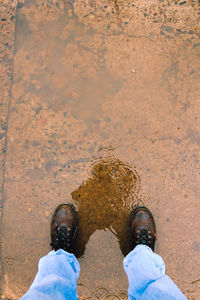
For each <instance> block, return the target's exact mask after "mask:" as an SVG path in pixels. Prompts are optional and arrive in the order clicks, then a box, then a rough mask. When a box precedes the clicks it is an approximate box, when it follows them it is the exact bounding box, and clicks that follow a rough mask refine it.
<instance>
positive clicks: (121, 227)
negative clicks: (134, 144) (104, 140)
mask: <svg viewBox="0 0 200 300" xmlns="http://www.w3.org/2000/svg"><path fill="white" fill-rule="evenodd" d="M139 188H140V179H139V176H138V174H137V172H136V170H133V169H132V168H131V167H130V166H129V165H128V164H125V163H123V162H122V161H120V160H119V159H117V158H115V157H112V156H110V157H102V158H98V159H96V160H94V161H93V163H92V168H91V175H90V177H89V178H88V179H87V181H86V182H83V184H82V185H81V186H80V187H79V188H78V189H77V190H75V191H74V192H73V193H72V198H73V200H74V201H75V203H76V204H77V205H78V213H79V229H78V236H77V247H76V248H77V251H78V252H77V256H78V257H80V256H82V255H83V254H84V251H85V247H86V244H87V242H88V241H89V239H90V237H91V235H92V234H94V232H95V231H96V230H106V229H109V230H110V231H111V232H112V233H113V234H114V236H115V237H116V238H117V240H118V242H119V246H120V249H121V251H122V253H123V255H126V254H127V253H128V252H129V251H130V245H129V236H128V222H129V215H130V211H131V209H132V207H133V206H134V205H136V204H137V202H138V198H137V195H138V191H139Z"/></svg>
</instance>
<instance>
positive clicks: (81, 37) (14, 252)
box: [0, 0, 200, 299]
mask: <svg viewBox="0 0 200 300" xmlns="http://www.w3.org/2000/svg"><path fill="white" fill-rule="evenodd" d="M1 12H2V17H1V31H2V35H1V41H2V46H1V54H0V55H1V82H0V84H1V89H0V92H1V94H2V97H1V102H0V105H1V106H0V108H1V115H0V122H1V123H0V128H1V131H0V145H1V151H0V159H1V167H0V179H1V183H0V185H1V194H2V197H1V212H2V218H1V219H2V220H1V267H2V268H1V269H2V270H1V281H2V284H1V296H2V299H18V298H19V297H20V296H21V295H22V294H23V293H25V291H26V290H27V289H28V287H29V285H30V284H31V282H32V280H33V278H34V276H35V273H36V271H37V262H38V260H39V258H40V257H41V256H43V255H45V254H46V253H47V252H48V251H49V250H50V247H49V224H50V219H51V214H52V212H53V210H54V209H55V207H56V206H57V205H58V204H60V203H63V202H68V201H69V202H73V203H74V204H75V205H76V207H77V210H78V213H79V220H80V222H79V231H78V236H77V241H76V243H77V253H76V254H77V256H78V257H79V262H80V265H81V277H80V279H79V284H78V291H79V295H80V296H81V298H83V299H87V298H88V297H92V298H94V299H108V298H109V299H125V298H126V290H127V287H128V283H127V278H126V275H125V273H124V271H123V268H122V260H123V257H124V255H125V254H126V253H127V252H128V251H129V249H130V244H129V241H128V232H127V229H128V216H129V213H130V210H131V208H132V207H133V206H134V205H135V204H137V203H142V204H145V205H146V206H148V207H149V208H150V209H151V210H152V212H153V214H154V216H155V220H156V224H157V231H158V240H157V244H156V252H157V253H159V254H160V255H161V256H162V257H163V259H164V261H165V263H166V267H167V274H168V275H169V276H170V277H171V278H172V279H173V280H174V281H175V283H176V284H177V285H178V286H179V287H180V288H181V289H182V291H183V292H184V293H185V295H186V296H187V297H188V299H199V297H200V271H199V263H198V261H199V254H200V237H199V225H200V224H199V223H200V222H199V211H200V210H199V209H200V204H199V203H200V202H199V198H200V197H199V194H200V193H199V192H200V191H199V184H198V183H199V170H200V162H199V159H200V158H199V146H200V130H199V128H200V119H199V118H200V116H199V108H200V99H199V96H200V92H199V66H200V64H199V59H200V30H199V29H200V28H199V14H200V4H199V2H198V1H167V0H164V1H153V0H152V1H134V2H129V1H99V2H98V1H95V2H94V1H80V0H79V1H73V2H70V1H61V0H59V1H53V0H52V1H41V0H37V1H31V0H29V1H5V2H4V1H3V2H1Z"/></svg>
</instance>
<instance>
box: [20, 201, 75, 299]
mask: <svg viewBox="0 0 200 300" xmlns="http://www.w3.org/2000/svg"><path fill="white" fill-rule="evenodd" d="M76 228H77V215H76V211H75V209H74V207H73V206H72V205H69V204H62V205H59V206H58V207H57V208H56V210H55V212H54V215H53V217H52V221H51V241H52V242H51V246H52V249H53V250H52V251H51V252H50V253H49V254H48V255H46V256H44V257H43V258H41V259H40V261H39V267H38V273H37V275H36V277H35V279H34V281H33V283H32V285H31V287H30V289H29V291H28V292H27V293H26V294H25V295H24V296H23V297H22V298H21V299H23V300H32V299H38V300H40V299H41V300H53V299H57V300H65V299H67V300H68V299H70V300H73V299H77V298H78V296H77V279H78V277H79V273H80V266H79V263H78V261H77V259H76V257H75V256H74V254H73V253H71V252H73V249H72V242H73V239H74V236H75V233H76Z"/></svg>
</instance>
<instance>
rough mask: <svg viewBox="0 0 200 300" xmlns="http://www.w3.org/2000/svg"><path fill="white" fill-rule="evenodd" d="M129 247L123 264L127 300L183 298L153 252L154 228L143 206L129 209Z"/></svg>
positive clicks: (153, 223)
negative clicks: (129, 249)
mask: <svg viewBox="0 0 200 300" xmlns="http://www.w3.org/2000/svg"><path fill="white" fill-rule="evenodd" d="M130 233H131V237H132V243H133V250H132V251H131V252H130V253H129V254H128V255H127V256H126V257H125V259H124V261H123V264H124V269H125V272H126V274H127V276H128V281H129V290H128V296H129V299H130V300H138V299H140V300H141V299H142V300H147V299H148V300H153V299H162V300H167V299H172V300H173V299H174V300H175V299H176V300H178V299H180V300H182V299H186V298H185V296H184V295H183V294H182V292H181V291H180V290H179V289H178V287H177V286H176V285H175V283H174V282H173V281H172V280H171V279H170V278H169V277H168V276H167V275H165V264H164V262H163V260H162V258H161V257H160V256H159V255H157V254H155V253H154V252H153V251H154V245H155V240H156V227H155V222H154V219H153V216H152V214H151V212H150V211H149V210H148V209H147V208H145V207H138V208H136V209H134V210H133V212H132V214H131V221H130Z"/></svg>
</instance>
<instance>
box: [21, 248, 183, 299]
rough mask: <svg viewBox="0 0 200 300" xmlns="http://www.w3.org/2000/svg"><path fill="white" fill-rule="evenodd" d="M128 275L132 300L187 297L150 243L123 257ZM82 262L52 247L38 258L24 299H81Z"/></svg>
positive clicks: (129, 293) (129, 292) (129, 294)
mask: <svg viewBox="0 0 200 300" xmlns="http://www.w3.org/2000/svg"><path fill="white" fill-rule="evenodd" d="M123 264H124V269H125V272H126V274H127V276H128V281H129V289H128V297H129V299H130V300H139V299H140V300H141V299H142V300H154V299H161V300H167V299H168V300H169V299H170V300H175V299H176V300H177V299H179V300H184V299H186V298H185V296H184V295H183V294H182V292H181V291H180V290H179V289H178V287H177V286H176V285H175V283H174V282H173V281H172V280H171V279H170V278H169V277H168V276H167V275H165V264H164V262H163V260H162V258H161V257H160V256H159V255H157V254H155V253H154V252H153V251H152V250H151V249H150V248H149V247H147V246H144V245H138V246H137V247H135V249H134V250H133V251H131V252H130V253H129V254H128V255H127V256H126V257H125V259H124V261H123ZM79 274H80V266H79V263H78V261H77V259H76V258H75V256H74V255H73V254H70V253H68V252H66V251H64V250H62V249H60V250H58V251H56V252H55V251H51V252H50V253H49V254H48V255H46V256H44V257H42V258H41V259H40V261H39V269H38V273H37V275H36V277H35V279H34V281H33V283H32V285H31V287H30V289H29V290H28V292H27V293H26V294H25V295H24V296H23V297H22V298H21V300H33V299H37V300H73V299H78V295H77V280H78V277H79Z"/></svg>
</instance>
